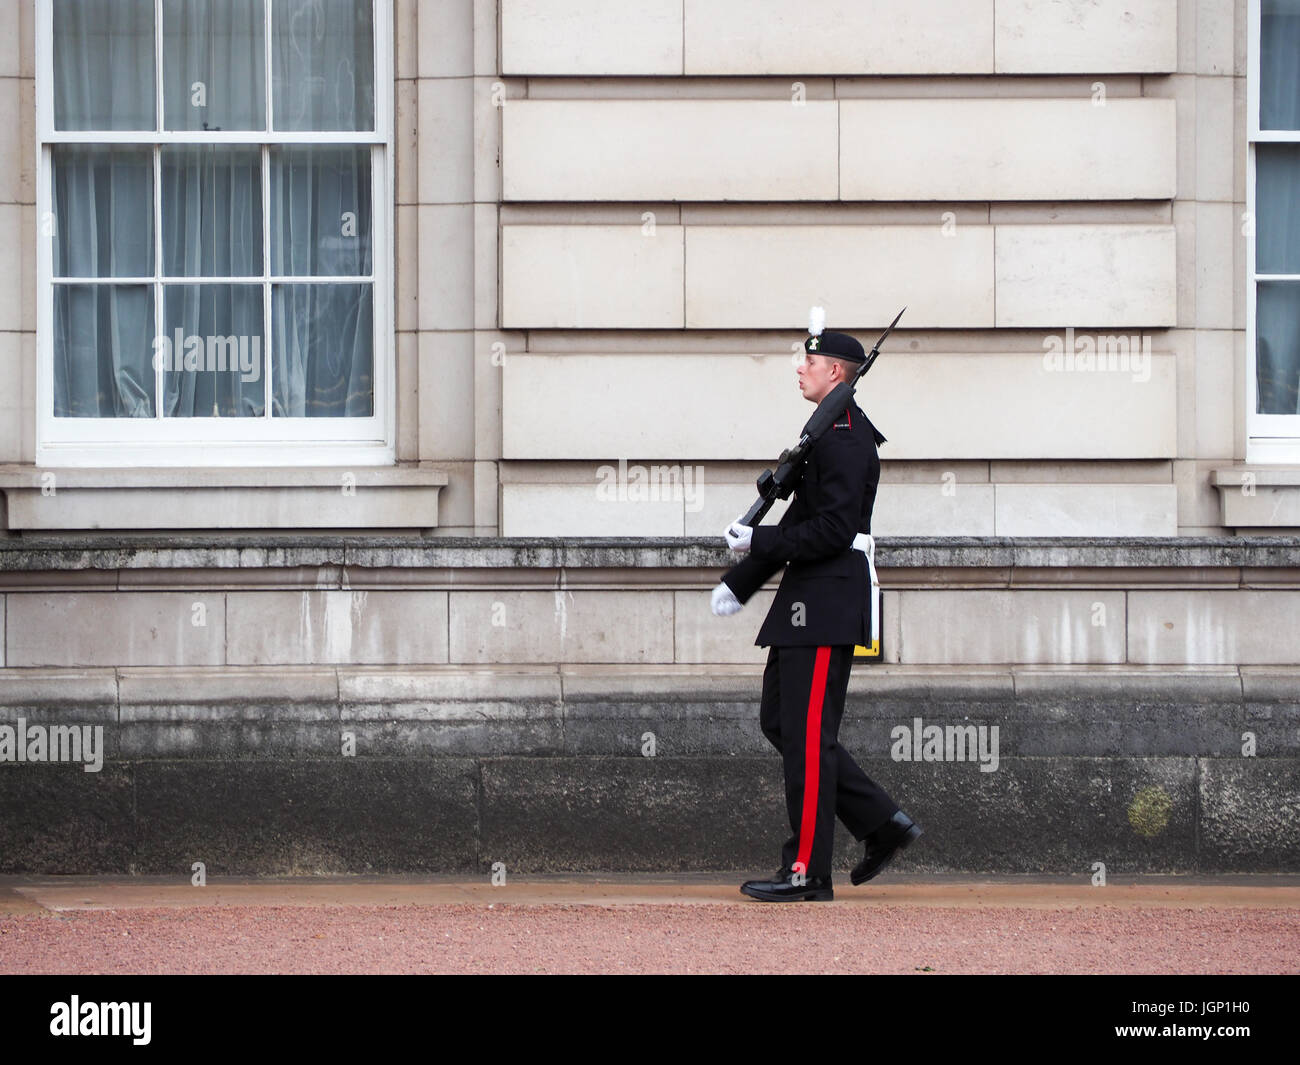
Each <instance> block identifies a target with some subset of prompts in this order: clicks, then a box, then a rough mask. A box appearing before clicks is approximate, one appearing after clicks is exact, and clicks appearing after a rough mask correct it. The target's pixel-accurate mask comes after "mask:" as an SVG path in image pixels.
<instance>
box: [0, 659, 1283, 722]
mask: <svg viewBox="0 0 1300 1065" xmlns="http://www.w3.org/2000/svg"><path fill="white" fill-rule="evenodd" d="M762 676H763V666H762V665H761V664H756V665H734V664H732V665H726V664H723V665H715V664H710V665H707V666H701V665H693V664H692V665H680V666H673V665H667V664H659V663H656V664H651V665H627V666H623V665H586V666H584V665H571V664H567V663H566V664H563V665H558V666H556V665H546V666H536V667H533V668H529V667H527V666H507V667H502V668H491V669H487V668H483V667H477V666H463V665H448V666H427V667H421V668H411V667H400V666H396V667H365V666H362V667H348V666H340V667H329V666H289V667H286V666H261V667H256V666H242V667H234V666H212V667H207V668H192V667H175V668H169V667H120V668H117V669H113V668H102V669H75V668H74V669H62V668H46V667H30V668H13V667H11V668H8V669H0V716H3V714H4V713H5V712H6V710H9V709H11V708H15V707H17V708H46V710H45V713H46V716H48V717H50V719H51V720H53V719H55V718H57V717H59V716H66V715H68V714H72V713H80V712H82V711H83V708H87V707H101V708H102V707H112V708H114V710H115V713H117V714H118V715H120V716H122V717H123V719H125V717H126V716H127V714H128V708H130V707H134V706H143V707H164V706H171V707H176V708H181V709H183V711H184V713H183V714H182V716H190V715H192V716H196V717H198V718H202V716H203V712H202V711H201V709H200V708H201V707H203V706H212V707H214V708H223V709H221V710H220V711H218V710H215V709H214V713H218V714H224V713H231V712H234V711H235V710H238V712H239V713H241V714H242V713H246V712H251V711H255V710H257V709H259V708H260V709H262V710H265V709H266V708H268V707H272V706H274V707H277V708H278V707H283V706H289V705H293V704H299V703H300V704H307V703H311V704H315V705H338V706H344V707H348V708H349V709H348V711H347V713H348V714H357V713H363V711H361V709H360V708H362V707H366V708H370V709H367V710H365V711H364V714H365V715H366V716H375V712H374V710H373V708H374V707H378V706H389V707H405V708H407V709H406V710H402V711H394V713H398V714H399V716H400V714H409V716H412V717H429V716H430V713H429V710H428V708H429V707H434V706H447V707H452V706H463V707H482V706H487V705H489V704H490V705H491V706H494V707H497V708H500V707H503V706H505V705H507V704H510V703H520V704H529V705H535V704H539V703H548V704H549V703H553V704H555V705H556V706H566V707H569V708H570V712H577V713H582V714H585V713H587V712H588V711H586V710H579V709H578V708H580V707H584V706H586V705H587V704H608V703H610V702H611V701H614V702H617V703H619V704H620V705H622V706H630V705H632V704H635V703H654V704H662V703H664V702H665V700H669V701H671V700H679V701H681V702H683V703H695V704H699V705H713V706H715V707H716V706H717V705H718V704H720V703H728V702H741V703H755V704H756V703H757V702H758V695H759V688H760V684H761V680H762ZM849 693H850V695H851V696H854V697H861V698H875V699H884V698H887V699H901V700H909V699H913V700H920V701H924V700H936V701H943V700H947V701H953V702H961V701H962V700H967V701H971V702H977V701H978V702H990V701H996V702H1001V703H1013V702H1034V701H1037V700H1041V699H1043V698H1047V697H1062V698H1069V699H1083V700H1089V701H1093V702H1105V701H1115V700H1124V699H1129V700H1132V701H1135V702H1136V701H1140V702H1142V703H1143V704H1148V703H1155V702H1168V703H1174V702H1180V703H1181V702H1187V701H1197V702H1215V703H1247V702H1248V703H1252V704H1256V703H1270V702H1281V703H1289V704H1295V705H1297V706H1300V666H1295V667H1286V666H1231V665H1230V666H1214V665H1209V666H1189V665H1170V666H1160V665H1153V666H1140V665H1128V664H1124V665H1095V666H1090V667H1082V668H1081V667H1079V666H1070V665H1061V666H1050V665H1024V666H1014V665H1006V666H983V667H971V666H965V665H889V664H881V665H873V666H868V665H859V666H857V667H855V669H854V670H853V673H852V676H851V678H850V682H849ZM421 708H423V709H421ZM277 712H278V711H277ZM473 712H475V713H477V712H478V711H473ZM485 712H486V711H485ZM10 716H12V715H10ZM434 716H436V715H434Z"/></svg>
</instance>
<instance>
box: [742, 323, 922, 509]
mask: <svg viewBox="0 0 1300 1065" xmlns="http://www.w3.org/2000/svg"><path fill="white" fill-rule="evenodd" d="M906 310H907V308H906V307H904V308H903V310H901V311H899V312H898V318H895V319H894V320H893V321H892V322H890V323H889V328H888V329H886V330H885V331H884V332H883V333H881V334H880V339H879V340H877V341H876V343H875V345H874V346H873V347H872V349H871V353H870V354H869V355H868V356H867V357H866V360H865V361H864V362H863V363H862V365H861V366H859V367H858V369H857V372H856V373H855V374H854V375H853V376H852V378H850V379H849V380H847V381H841V382H840V383H839V384H838V385H836V386H835V387H834V388H833V389H831V390H830V392H828V393H827V394H826V397H825V398H824V399H823V400H822V401H821V402H820V403H818V404H817V409H816V410H815V411H813V415H812V417H811V418H809V419H808V423H807V424H806V425H805V426H804V427H803V430H802V431H801V432H800V434H799V442H798V443H797V444H795V446H794V447H791V448H786V450H784V451H782V452H781V455H780V457H779V458H778V459H777V460H776V463H777V465H776V473H773V472H772V471H771V470H764V471H763V472H762V473H761V474H759V477H758V498H757V499H756V500H755V501H754V505H753V506H752V507H750V508H749V509H748V510H747V511H745V515H744V517H742V518H740V519H739V520H738V521H737V524H739V525H748V526H750V527H753V526H755V525H757V524H758V523H759V522H760V521H762V520H763V518H764V516H765V515H766V514H767V512H768V511H769V510H771V509H772V504H774V503H775V502H776V501H777V500H778V499H789V498H790V494H791V493H792V492H793V491H794V489H795V485H797V484H798V483H799V477H800V475H801V474H802V472H803V466H804V463H805V462H807V461H808V455H809V454H810V453H811V452H812V449H813V445H814V444H816V443H817V441H818V440H819V439H821V436H822V434H823V433H824V432H826V430H827V429H829V428H830V427H831V426H832V425H834V424H835V421H836V419H838V418H839V416H840V415H841V414H843V413H844V411H845V408H847V407H848V405H849V403H850V402H852V400H853V394H854V391H855V390H856V389H857V387H858V382H859V381H860V380H862V378H863V377H864V376H866V373H867V371H868V370H870V369H871V366H872V364H873V363H874V362H875V361H876V359H877V358H878V357H879V356H880V345H881V344H883V343H884V342H885V338H886V337H888V336H889V334H890V333H892V332H893V331H894V326H896V325H898V321H899V319H900V318H902V317H903V312H904V311H906ZM884 442H885V438H884V437H883V436H881V435H880V433H879V431H877V433H876V443H877V444H883V443H884Z"/></svg>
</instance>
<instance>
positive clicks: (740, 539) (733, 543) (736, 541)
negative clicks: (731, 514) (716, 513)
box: [723, 514, 754, 555]
mask: <svg viewBox="0 0 1300 1065" xmlns="http://www.w3.org/2000/svg"><path fill="white" fill-rule="evenodd" d="M741 517H744V515H743V514H742V515H741ZM723 535H724V536H726V538H727V546H728V547H729V548H731V550H733V551H734V552H736V554H738V555H743V554H744V553H745V552H746V551H748V550H749V545H750V543H751V542H753V539H754V529H753V527H752V526H749V525H741V524H740V518H737V519H736V520H735V521H733V522H732V523H731V524H730V525H728V526H727V531H726V532H725V533H724V534H723Z"/></svg>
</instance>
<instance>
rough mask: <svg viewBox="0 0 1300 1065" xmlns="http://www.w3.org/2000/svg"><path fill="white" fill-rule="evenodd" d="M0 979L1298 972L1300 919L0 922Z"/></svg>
mask: <svg viewBox="0 0 1300 1065" xmlns="http://www.w3.org/2000/svg"><path fill="white" fill-rule="evenodd" d="M0 972H3V973H105V974H116V973H140V974H153V973H800V972H802V973H930V972H934V973H1300V910H1297V909H1293V908H1266V907H1261V908H1248V909H1244V908H1229V907H1221V906H1220V907H1214V906H1202V907H1183V908H1180V907H1177V906H1168V905H1166V906H1142V905H1136V906H1134V905H1130V906H1124V907H1100V906H1077V905H1070V906H1064V907H1060V908H1055V909H1053V908H1044V907H1042V906H1037V907H1027V906H1008V907H994V906H987V905H985V906H981V907H974V908H966V907H952V906H947V907H945V906H934V905H929V906H915V905H914V906H890V905H886V906H865V905H845V904H843V903H839V902H835V903H830V904H803V905H798V906H793V905H785V906H773V905H763V904H761V903H750V904H746V903H739V904H715V905H700V904H675V903H660V904H654V905H645V904H616V905H606V904H591V903H584V904H556V903H544V904H533V905H520V904H514V903H477V902H476V903H467V904H437V905H398V906H374V905H343V906H337V905H314V906H266V905H248V906H239V907H226V906H207V905H205V906H187V907H177V906H171V907H157V906H155V907H152V908H132V909H108V910H70V911H65V912H59V913H53V912H49V911H39V912H30V913H16V914H13V915H10V916H0Z"/></svg>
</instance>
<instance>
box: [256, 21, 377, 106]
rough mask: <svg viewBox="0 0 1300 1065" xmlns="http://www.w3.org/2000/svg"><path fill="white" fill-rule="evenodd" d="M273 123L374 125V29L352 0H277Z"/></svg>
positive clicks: (273, 60)
mask: <svg viewBox="0 0 1300 1065" xmlns="http://www.w3.org/2000/svg"><path fill="white" fill-rule="evenodd" d="M272 10H273V17H272V34H273V36H274V41H273V43H272V46H271V62H272V68H271V77H272V84H273V85H274V101H275V104H274V112H275V128H276V129H280V130H345V129H346V130H370V129H374V128H375V74H374V62H373V56H374V48H375V28H374V23H373V15H372V11H371V5H370V4H369V3H356V2H355V0H275V5H274V7H273V9H272Z"/></svg>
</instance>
